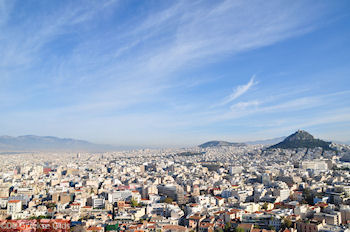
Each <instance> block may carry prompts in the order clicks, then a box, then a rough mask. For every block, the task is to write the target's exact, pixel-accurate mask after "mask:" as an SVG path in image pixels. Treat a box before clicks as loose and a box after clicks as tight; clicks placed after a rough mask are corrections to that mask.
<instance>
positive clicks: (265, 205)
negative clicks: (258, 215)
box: [262, 202, 269, 210]
mask: <svg viewBox="0 0 350 232" xmlns="http://www.w3.org/2000/svg"><path fill="white" fill-rule="evenodd" d="M268 206H269V204H268V203H267V202H265V203H264V204H263V206H262V209H264V210H267V208H268Z"/></svg>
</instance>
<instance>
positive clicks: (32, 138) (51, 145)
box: [0, 135, 117, 152]
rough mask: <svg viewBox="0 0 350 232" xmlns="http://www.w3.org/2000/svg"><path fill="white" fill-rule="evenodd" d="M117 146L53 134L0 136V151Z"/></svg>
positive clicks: (69, 149) (104, 148)
mask: <svg viewBox="0 0 350 232" xmlns="http://www.w3.org/2000/svg"><path fill="white" fill-rule="evenodd" d="M115 149H117V147H114V146H111V145H105V144H95V143H91V142H88V141H85V140H80V139H72V138H59V137H55V136H38V135H21V136H8V135H3V136H0V151H3V152H4V151H6V152H13V151H16V152H17V151H24V152H25V151H108V150H115Z"/></svg>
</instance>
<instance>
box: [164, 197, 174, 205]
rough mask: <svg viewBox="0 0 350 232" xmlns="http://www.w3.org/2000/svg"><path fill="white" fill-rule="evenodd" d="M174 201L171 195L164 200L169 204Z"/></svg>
mask: <svg viewBox="0 0 350 232" xmlns="http://www.w3.org/2000/svg"><path fill="white" fill-rule="evenodd" d="M173 201H174V200H173V198H171V197H167V198H165V199H164V202H165V203H167V204H171V203H173Z"/></svg>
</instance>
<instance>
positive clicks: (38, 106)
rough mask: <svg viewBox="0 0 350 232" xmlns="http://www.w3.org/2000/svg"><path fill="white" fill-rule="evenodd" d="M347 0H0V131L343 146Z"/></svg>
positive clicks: (105, 139)
mask: <svg viewBox="0 0 350 232" xmlns="http://www.w3.org/2000/svg"><path fill="white" fill-rule="evenodd" d="M349 41H350V1H347V0H344V1H341V0H337V1H334V0H325V1H307V0H305V1H283V0H282V1H280V0H278V1H274V0H271V1H265V0H261V1H260V0H252V1H245V0H242V1H240V0H233V1H220V0H218V1H197V0H194V1H181V0H180V1H170V0H158V1H155V0H149V1H139V0H130V1H123V0H107V1H100V0H96V1H93V0H86V1H79V0H77V1H65V0H52V1H46V0H37V1H31V0H28V1H15V0H8V1H7V0H0V57H1V58H0V109H1V110H0V128H1V130H0V134H3V135H11V136H18V135H27V134H34V135H50V136H58V137H68V138H77V139H85V140H88V141H91V142H95V143H103V144H113V145H127V146H130V145H131V146H132V145H135V146H175V147H176V146H192V145H197V144H200V143H203V142H206V141H208V140H227V141H234V142H242V141H251V140H258V139H270V138H275V137H281V136H285V135H289V134H291V133H293V132H294V131H296V130H298V129H304V130H307V131H309V132H310V133H312V134H313V135H315V136H316V137H318V138H322V139H325V140H333V141H334V140H336V141H350V130H349V128H350V43H349Z"/></svg>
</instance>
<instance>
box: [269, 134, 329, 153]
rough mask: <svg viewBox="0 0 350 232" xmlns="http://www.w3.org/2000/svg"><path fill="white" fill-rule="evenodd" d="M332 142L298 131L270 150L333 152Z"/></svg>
mask: <svg viewBox="0 0 350 232" xmlns="http://www.w3.org/2000/svg"><path fill="white" fill-rule="evenodd" d="M330 144H331V142H326V141H323V140H321V139H315V138H314V137H313V136H312V135H311V134H309V133H308V132H306V131H303V130H298V131H297V132H295V133H294V134H292V135H289V136H288V137H287V138H285V139H284V140H283V141H282V142H280V143H277V144H275V145H273V146H270V147H269V149H273V148H281V149H293V148H316V147H321V148H323V149H324V150H332V148H331V147H330V146H329V145H330Z"/></svg>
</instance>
